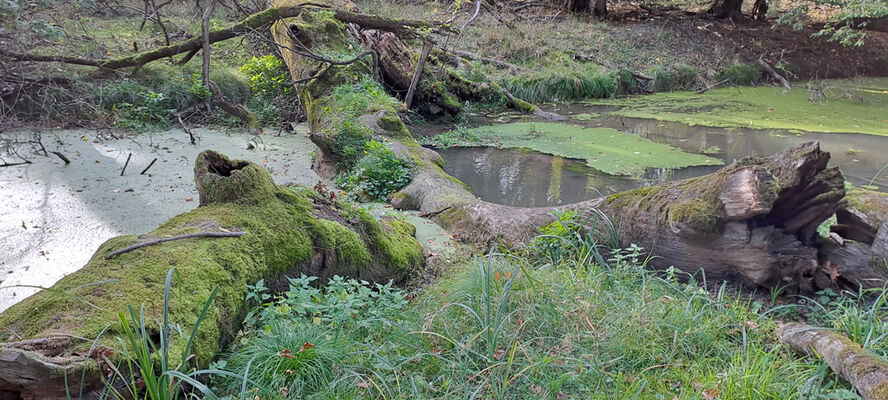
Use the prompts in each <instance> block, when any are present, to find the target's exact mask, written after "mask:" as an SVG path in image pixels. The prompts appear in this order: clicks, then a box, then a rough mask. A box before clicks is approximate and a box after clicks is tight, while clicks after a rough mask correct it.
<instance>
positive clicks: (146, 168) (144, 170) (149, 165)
mask: <svg viewBox="0 0 888 400" xmlns="http://www.w3.org/2000/svg"><path fill="white" fill-rule="evenodd" d="M155 162H157V159H156V158H155V159H153V160H151V163H150V164H148V166H147V167H145V169H143V170H142V172H139V175H145V173H146V172H148V169H149V168H151V166H152V165H154V163H155Z"/></svg>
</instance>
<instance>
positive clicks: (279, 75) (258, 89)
mask: <svg viewBox="0 0 888 400" xmlns="http://www.w3.org/2000/svg"><path fill="white" fill-rule="evenodd" d="M239 70H240V72H242V73H244V74H245V75H247V77H248V78H249V80H250V89H252V90H253V95H255V96H256V97H260V98H263V99H273V98H275V97H277V96H279V95H282V94H291V93H292V92H293V88H292V87H290V85H286V84H284V83H285V82H286V81H287V79H288V76H289V73H288V72H287V68H286V67H284V62H283V61H281V59H280V58H278V57H276V56H273V55H267V56H262V57H258V58H257V57H253V59H251V60H250V61H247V62H246V63H245V64H244V65H242V66H241V67H240V68H239Z"/></svg>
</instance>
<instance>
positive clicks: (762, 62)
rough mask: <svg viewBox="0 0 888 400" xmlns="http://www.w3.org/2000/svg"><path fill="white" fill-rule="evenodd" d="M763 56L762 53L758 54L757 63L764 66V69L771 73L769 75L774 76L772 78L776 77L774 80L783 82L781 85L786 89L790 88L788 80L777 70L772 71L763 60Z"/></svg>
mask: <svg viewBox="0 0 888 400" xmlns="http://www.w3.org/2000/svg"><path fill="white" fill-rule="evenodd" d="M764 56H765V55H764V54H762V55H760V56H759V58H758V63H759V65H761V66H762V68H764V69H765V71H767V72H768V73H769V74H771V76H772V77H774V79H776V80H778V81H779V82H780V83H782V84H783V87H784V88H785V89H786V90H792V86H790V85H789V82H788V81H787V80H786V78H784V77H783V76H781V75H780V74H778V73H777V71H774V68H771V66H770V65H768V63H767V62H765V60H764V59H763V58H762V57H764Z"/></svg>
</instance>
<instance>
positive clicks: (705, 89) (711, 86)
mask: <svg viewBox="0 0 888 400" xmlns="http://www.w3.org/2000/svg"><path fill="white" fill-rule="evenodd" d="M728 81H730V79H724V80H721V81H718V82H716V83H713V84H711V85H709V86H706V87H704V88H702V89H700V90H698V91H697V94H703V93H706V92H708V91H709V90H711V89H715V88H717V87H719V86H721V85H724V84H726V83H728Z"/></svg>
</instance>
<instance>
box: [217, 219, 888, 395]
mask: <svg viewBox="0 0 888 400" xmlns="http://www.w3.org/2000/svg"><path fill="white" fill-rule="evenodd" d="M588 232H594V233H588ZM613 232H614V229H613V226H612V225H611V224H610V223H609V222H608V221H607V220H606V218H603V217H597V218H595V219H591V220H586V219H583V218H581V217H580V216H579V215H577V214H576V213H572V212H562V213H560V214H559V215H558V219H557V221H556V222H555V223H553V224H551V225H549V226H547V227H545V228H544V229H543V231H542V232H541V235H540V236H539V237H538V238H537V239H536V241H534V242H533V244H532V245H531V246H529V247H528V249H527V250H526V251H522V252H520V253H512V252H505V253H497V252H491V253H490V254H488V255H487V256H484V257H480V256H479V257H476V258H475V259H474V260H472V261H471V262H469V263H467V264H465V265H464V266H463V267H462V268H460V269H458V270H455V271H452V274H451V276H449V277H447V278H444V279H443V280H441V281H439V282H437V283H434V284H433V285H431V286H430V287H428V288H427V289H425V290H424V291H422V292H420V293H409V294H408V293H406V292H404V291H403V290H401V289H398V288H394V287H392V286H390V285H387V286H380V285H371V284H368V283H366V282H356V281H351V280H344V279H341V278H334V279H333V280H332V281H331V282H329V283H327V284H326V285H322V286H320V287H315V286H312V285H311V283H312V282H311V279H312V278H307V277H302V278H298V279H292V280H291V284H290V289H289V290H288V291H287V292H285V293H283V294H279V295H272V294H270V293H268V292H267V291H266V290H265V289H264V287H263V286H262V285H257V287H254V288H253V289H254V294H253V295H251V296H252V297H251V298H252V299H253V300H258V301H257V305H256V308H255V309H254V311H253V312H252V313H251V316H250V319H249V322H248V324H247V325H246V327H245V330H244V332H243V334H242V335H241V338H240V340H239V341H238V342H237V344H236V345H235V347H234V348H233V349H232V353H231V355H230V356H229V357H228V358H227V359H224V360H225V361H222V362H221V363H222V364H223V365H224V366H225V367H226V368H227V370H228V371H229V372H230V373H232V374H234V375H235V376H236V375H238V374H247V373H248V374H249V378H250V379H251V380H255V381H257V382H265V383H267V384H268V385H269V386H267V387H268V389H267V392H263V393H261V396H260V397H261V398H263V399H264V398H337V399H349V398H415V399H425V398H495V399H515V398H553V399H564V398H575V399H699V398H712V399H715V398H719V399H790V398H802V399H828V398H829V399H832V398H843V399H848V398H857V397H856V394H855V393H854V392H853V391H851V390H850V389H849V387H848V386H846V384H844V383H842V382H841V381H839V380H838V379H837V378H836V377H835V375H833V373H832V372H830V370H829V368H828V367H826V366H825V364H822V363H820V362H818V361H817V360H815V359H810V358H803V357H799V356H798V355H796V354H794V353H792V352H791V351H790V350H789V349H788V348H786V347H784V346H783V345H781V344H779V343H778V342H777V341H776V328H777V319H776V318H777V317H778V316H780V317H781V318H787V317H790V316H792V315H797V314H795V313H796V312H798V311H799V309H800V308H807V309H808V311H812V310H816V311H817V312H816V313H815V314H816V315H817V317H816V320H817V322H819V323H821V324H823V325H825V326H829V327H834V328H836V329H838V330H839V331H841V332H843V333H846V334H848V335H849V337H851V338H852V339H853V340H856V341H858V342H859V343H862V344H863V345H864V347H866V348H868V349H870V350H871V351H874V352H876V353H877V354H879V355H883V356H884V355H885V351H886V345H885V340H884V339H885V337H886V335H888V326H886V324H885V323H884V322H882V321H883V320H884V318H885V313H886V312H888V306H886V300H885V297H886V296H885V294H884V293H882V294H879V295H878V298H877V299H876V301H875V302H872V301H870V302H866V301H863V298H865V297H866V298H869V299H870V300H871V299H872V294H871V293H861V294H860V296H857V297H854V296H851V297H841V298H839V297H837V296H827V297H828V301H826V302H824V301H823V299H810V300H809V301H806V302H805V303H804V304H807V305H802V304H803V303H794V304H793V305H782V306H776V304H767V305H766V304H765V303H764V300H756V299H755V298H753V297H750V296H747V295H745V294H743V293H734V292H732V291H731V290H729V289H728V288H727V286H725V285H722V286H720V288H719V289H718V290H716V291H714V292H709V291H707V290H705V289H703V288H701V283H704V282H698V281H696V280H695V279H693V278H692V277H688V276H686V275H684V273H682V272H680V271H678V270H674V269H670V270H667V271H665V272H660V273H657V272H652V271H649V270H647V269H646V268H645V264H646V262H647V260H648V259H649V257H650V256H649V255H648V254H646V252H645V251H644V249H641V248H639V247H637V246H634V245H633V246H629V247H628V248H625V249H614V248H613V246H614V236H613ZM312 351H314V352H317V353H311V352H312ZM321 351H324V352H325V353H324V355H323V356H321V355H320V353H319V352H321ZM306 352H309V353H307V355H302V354H303V353H306ZM303 358H304V360H309V359H310V360H313V363H312V364H310V365H311V367H310V368H309V367H308V365H309V364H307V361H304V362H305V363H303V361H300V360H303ZM260 359H262V360H266V361H262V362H263V363H265V364H262V365H265V366H266V367H263V368H252V367H251V364H250V361H252V363H253V364H252V365H253V366H255V365H258V364H256V363H257V362H260V361H259V360H260ZM248 370H249V371H248ZM215 384H216V386H215V387H217V388H224V390H225V391H227V392H228V393H232V394H234V393H237V389H238V386H237V381H236V380H234V379H221V380H219V381H218V382H215ZM249 390H254V391H257V392H261V391H262V390H261V389H258V386H257V387H256V388H252V387H250V388H248V392H249ZM259 395H260V394H257V396H259Z"/></svg>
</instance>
